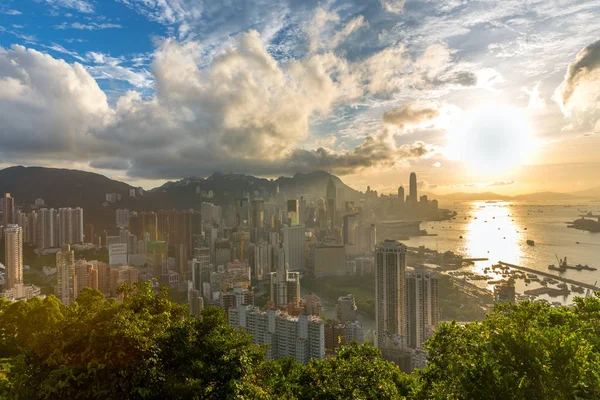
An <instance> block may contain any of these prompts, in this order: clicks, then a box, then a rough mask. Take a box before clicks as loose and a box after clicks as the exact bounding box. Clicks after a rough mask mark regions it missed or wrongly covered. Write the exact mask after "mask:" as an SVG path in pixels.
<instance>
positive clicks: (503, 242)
mask: <svg viewBox="0 0 600 400" xmlns="http://www.w3.org/2000/svg"><path fill="white" fill-rule="evenodd" d="M468 218H469V220H470V223H469V224H468V225H467V232H466V234H465V237H464V240H465V241H464V245H463V246H462V249H461V250H462V251H461V252H462V253H463V254H466V255H469V257H472V258H484V257H485V258H489V261H487V262H478V263H476V264H475V265H474V266H473V272H476V273H480V274H484V270H485V269H486V268H487V267H490V266H491V265H492V264H496V263H497V262H498V261H505V262H508V263H512V264H517V265H520V262H521V259H522V257H523V247H522V246H523V242H524V241H525V240H526V239H525V238H524V237H523V232H522V229H521V228H520V227H519V226H518V225H517V223H516V222H515V219H514V218H513V217H512V216H511V209H510V207H509V203H505V202H502V203H486V202H479V203H476V204H475V207H474V208H473V209H472V210H471V213H470V215H469V216H468ZM487 275H490V276H493V277H494V278H495V279H500V278H502V276H501V275H498V274H493V273H491V272H487Z"/></svg>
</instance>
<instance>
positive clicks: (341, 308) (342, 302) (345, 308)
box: [336, 294, 358, 322]
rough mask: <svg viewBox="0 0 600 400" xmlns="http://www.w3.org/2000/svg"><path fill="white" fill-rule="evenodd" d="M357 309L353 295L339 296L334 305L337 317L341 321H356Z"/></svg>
mask: <svg viewBox="0 0 600 400" xmlns="http://www.w3.org/2000/svg"><path fill="white" fill-rule="evenodd" d="M357 312H358V309H357V307H356V301H355V300H354V295H352V294H349V295H347V296H341V297H339V298H338V301H337V306H336V314H337V319H338V320H339V321H341V322H347V321H356V319H357Z"/></svg>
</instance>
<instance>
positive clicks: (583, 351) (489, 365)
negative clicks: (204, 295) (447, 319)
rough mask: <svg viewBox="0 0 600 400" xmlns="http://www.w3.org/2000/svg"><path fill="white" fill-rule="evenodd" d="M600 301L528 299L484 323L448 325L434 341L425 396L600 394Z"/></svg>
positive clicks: (530, 399) (424, 374)
mask: <svg viewBox="0 0 600 400" xmlns="http://www.w3.org/2000/svg"><path fill="white" fill-rule="evenodd" d="M599 309H600V307H599V302H598V298H592V299H586V300H578V303H577V306H576V307H575V308H567V307H559V308H552V307H550V306H549V305H547V304H541V303H529V302H524V303H520V304H519V305H512V304H505V305H498V306H496V307H495V308H494V310H493V312H492V313H490V314H489V315H488V316H487V317H486V318H485V320H484V321H483V322H478V323H471V324H467V325H464V326H462V325H459V324H457V323H451V324H442V325H441V326H440V327H439V329H438V331H437V332H436V333H435V335H434V337H433V338H432V339H431V340H430V341H429V342H428V344H427V346H428V349H429V365H428V366H427V368H425V369H424V370H422V371H420V372H419V374H418V375H419V376H418V378H419V381H420V388H419V390H418V397H419V398H424V399H429V398H437V399H508V398H510V399H523V400H525V399H527V400H534V399H557V400H558V399H592V398H600V370H599V369H598V366H599V365H600V364H599V361H600V358H599V353H598V347H597V345H598V331H597V330H598V310H599Z"/></svg>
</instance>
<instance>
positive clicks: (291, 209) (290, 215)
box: [287, 199, 300, 225]
mask: <svg viewBox="0 0 600 400" xmlns="http://www.w3.org/2000/svg"><path fill="white" fill-rule="evenodd" d="M287 220H288V223H289V225H297V224H299V223H300V203H299V201H298V200H295V199H294V200H288V201H287Z"/></svg>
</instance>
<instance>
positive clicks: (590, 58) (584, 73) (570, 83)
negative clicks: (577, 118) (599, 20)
mask: <svg viewBox="0 0 600 400" xmlns="http://www.w3.org/2000/svg"><path fill="white" fill-rule="evenodd" d="M554 98H555V99H556V100H557V101H558V103H559V104H560V106H561V107H562V109H563V112H564V113H565V114H566V115H570V114H571V113H572V112H574V111H587V110H589V109H594V108H596V107H597V104H596V103H597V101H598V99H599V98H600V40H598V41H596V42H594V43H592V44H590V45H589V46H587V47H586V48H584V49H583V50H581V51H580V52H579V53H578V54H577V57H576V58H575V61H574V62H572V63H571V64H570V65H569V67H568V68H567V73H566V74H565V77H564V79H563V81H562V83H561V84H560V86H559V87H558V88H557V89H556V92H555V94H554Z"/></svg>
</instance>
